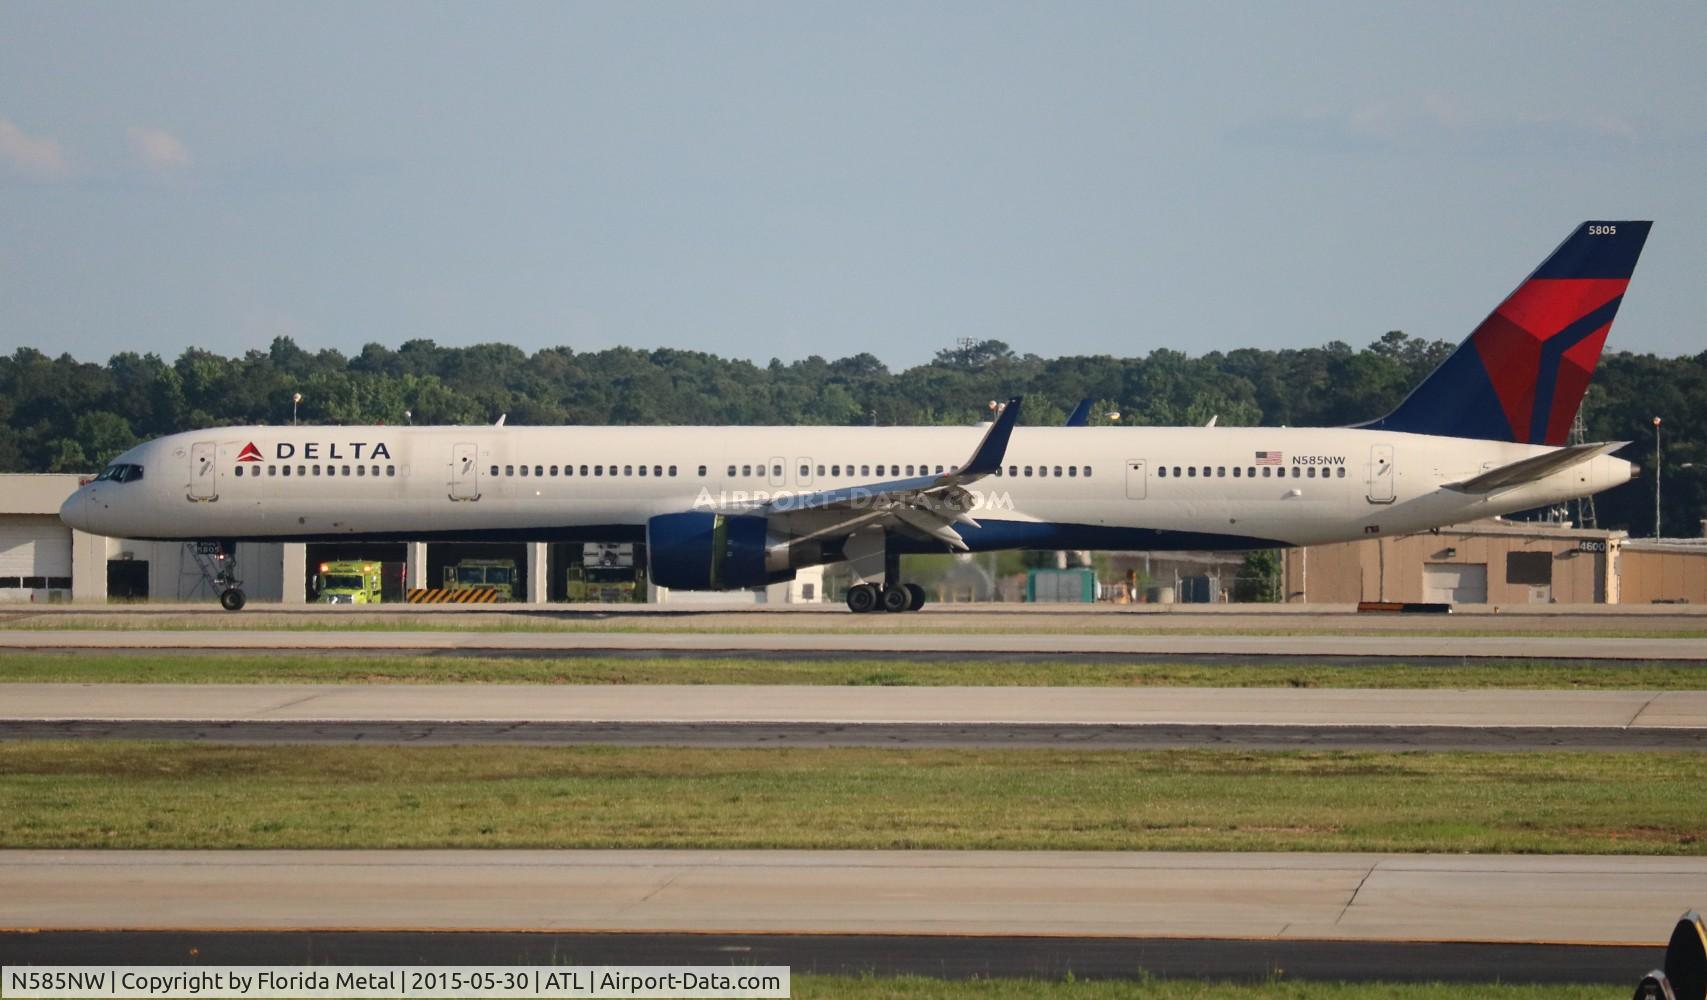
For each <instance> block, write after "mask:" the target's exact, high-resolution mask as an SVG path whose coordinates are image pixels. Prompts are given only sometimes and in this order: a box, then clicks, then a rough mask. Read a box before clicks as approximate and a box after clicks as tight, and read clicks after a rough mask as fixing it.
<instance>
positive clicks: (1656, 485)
mask: <svg viewBox="0 0 1707 1000" xmlns="http://www.w3.org/2000/svg"><path fill="white" fill-rule="evenodd" d="M1659 537H1660V418H1659V417H1655V418H1654V538H1655V539H1656V540H1657V539H1658V538H1659Z"/></svg>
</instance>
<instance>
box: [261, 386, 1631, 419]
mask: <svg viewBox="0 0 1707 1000" xmlns="http://www.w3.org/2000/svg"><path fill="white" fill-rule="evenodd" d="M300 402H302V393H300V392H293V393H291V394H290V425H291V426H292V427H295V426H296V404H298V403H300ZM1654 422H1655V423H1659V421H1658V420H1655V421H1654Z"/></svg>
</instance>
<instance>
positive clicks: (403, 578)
mask: <svg viewBox="0 0 1707 1000" xmlns="http://www.w3.org/2000/svg"><path fill="white" fill-rule="evenodd" d="M84 478H85V477H81V476H76V475H51V474H50V475H33V474H0V603H29V602H44V603H45V602H56V601H61V602H62V601H74V602H78V603H100V602H106V601H110V600H157V601H199V600H206V601H208V602H210V603H211V602H213V601H215V600H216V599H217V594H216V593H215V592H214V590H213V589H212V587H211V586H210V585H209V583H208V582H207V580H206V579H205V577H204V575H203V573H202V569H201V566H200V565H199V564H198V561H197V559H196V556H195V552H194V546H193V545H189V544H186V543H180V542H148V541H135V540H128V539H119V538H106V537H103V536H99V535H90V534H86V533H84V532H81V531H76V530H73V529H72V528H70V527H68V526H66V525H65V524H64V523H63V522H61V521H60V520H59V516H58V512H59V507H60V505H61V504H62V503H64V501H65V499H66V498H67V497H68V496H70V495H71V493H72V492H73V491H75V490H76V489H77V487H78V485H79V483H80V482H81V481H82V480H83V479H84ZM1703 526H1704V527H1703V535H1704V536H1707V522H1703ZM581 548H582V547H581V546H579V545H568V544H561V543H546V542H528V543H510V544H488V543H457V542H443V543H425V542H410V543H403V542H398V543H394V544H362V545H339V544H308V543H301V542H289V543H244V544H241V545H239V546H238V553H237V554H238V573H239V576H240V577H241V578H242V579H243V581H244V588H245V590H247V592H248V594H249V596H250V599H251V600H255V601H262V602H277V603H293V604H300V603H305V602H306V601H307V599H308V596H307V595H308V582H309V577H310V575H311V574H312V567H313V566H314V565H316V564H318V563H320V562H323V561H328V560H340V559H357V560H373V561H376V562H382V563H386V564H390V565H393V566H395V567H396V569H397V572H396V575H395V580H393V581H390V582H391V583H394V584H395V586H393V587H392V592H391V593H389V594H388V595H387V598H386V599H387V600H402V599H403V596H404V594H405V593H406V592H407V591H410V590H416V591H419V590H425V589H429V588H433V587H436V586H437V584H436V583H435V581H438V580H441V579H442V574H443V572H444V568H445V567H446V566H452V565H455V564H456V563H457V561H458V560H460V559H465V558H480V559H493V558H507V559H510V560H513V561H514V562H515V565H516V577H517V583H518V584H519V586H518V588H517V589H518V591H519V592H520V594H521V595H522V596H521V597H520V598H519V599H520V600H522V601H525V602H526V603H530V604H544V603H553V602H559V601H563V600H565V599H566V585H565V579H566V570H567V568H568V567H569V566H570V565H572V564H574V563H576V562H577V561H578V560H579V559H580V558H581ZM638 558H639V557H637V561H638ZM1283 559H1284V569H1283V576H1284V581H1285V590H1284V593H1285V599H1286V601H1288V602H1289V603H1309V604H1351V603H1355V602H1358V601H1423V602H1441V603H1451V604H1494V605H1502V606H1511V605H1534V604H1652V603H1679V604H1707V537H1701V538H1683V539H1658V540H1655V539H1635V538H1630V537H1628V535H1627V534H1626V533H1625V532H1622V531H1606V530H1600V529H1591V528H1573V527H1569V526H1561V525H1555V524H1547V523H1530V522H1512V521H1501V520H1497V519H1495V520H1489V521H1478V522H1475V523H1472V524H1466V525H1458V526H1454V527H1450V528H1443V529H1441V530H1440V531H1439V532H1435V533H1422V534H1417V535H1408V536H1403V537H1398V538H1384V539H1367V540H1361V541H1356V542H1344V543H1340V544H1335V545H1320V546H1312V547H1309V548H1304V549H1296V550H1287V551H1285V553H1284V556H1283ZM1116 563H1117V565H1118V564H1121V560H1120V559H1119V558H1117V559H1116ZM1216 596H1218V597H1222V599H1224V596H1222V595H1216ZM823 598H824V584H823V572H822V568H821V567H820V568H816V569H815V570H809V571H802V573H801V574H800V575H799V576H797V577H796V579H795V580H793V581H791V582H789V583H784V584H776V585H773V586H771V587H768V588H764V590H762V591H752V592H740V593H735V594H704V595H701V594H693V593H686V592H676V593H671V592H669V591H667V590H665V589H664V588H660V587H654V586H651V585H650V584H649V583H648V584H647V600H648V601H649V602H655V603H656V602H667V603H680V602H684V601H692V600H695V599H713V600H718V601H724V602H726V601H729V600H741V599H746V600H751V601H753V602H754V603H768V604H791V603H816V602H819V601H822V600H823Z"/></svg>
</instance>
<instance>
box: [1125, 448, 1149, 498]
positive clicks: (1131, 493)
mask: <svg viewBox="0 0 1707 1000" xmlns="http://www.w3.org/2000/svg"><path fill="white" fill-rule="evenodd" d="M1144 476H1145V471H1144V460H1143V459H1141V458H1129V459H1127V460H1126V499H1128V500H1142V499H1144V497H1145V496H1147V493H1146V492H1145V491H1146V490H1148V489H1149V486H1148V485H1147V482H1146V480H1145V478H1144Z"/></svg>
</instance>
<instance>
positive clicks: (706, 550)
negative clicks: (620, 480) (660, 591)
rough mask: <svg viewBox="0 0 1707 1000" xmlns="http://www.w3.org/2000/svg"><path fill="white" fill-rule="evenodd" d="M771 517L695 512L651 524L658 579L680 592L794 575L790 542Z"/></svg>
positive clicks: (651, 559)
mask: <svg viewBox="0 0 1707 1000" xmlns="http://www.w3.org/2000/svg"><path fill="white" fill-rule="evenodd" d="M769 529H770V522H769V519H768V518H764V517H759V516H756V515H748V514H713V513H709V512H706V511H689V512H686V513H682V514H660V515H658V516H657V517H654V518H652V519H650V520H649V521H647V522H646V557H647V561H648V563H649V564H650V568H651V574H652V582H653V583H655V584H657V585H658V586H660V587H672V588H675V589H678V590H738V589H740V588H742V587H762V586H764V585H765V584H767V583H780V582H782V581H784V580H792V579H794V568H793V567H792V566H790V565H789V562H790V559H789V555H790V553H789V546H788V543H787V542H786V541H782V540H773V539H772V538H771V537H770V530H769Z"/></svg>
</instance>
